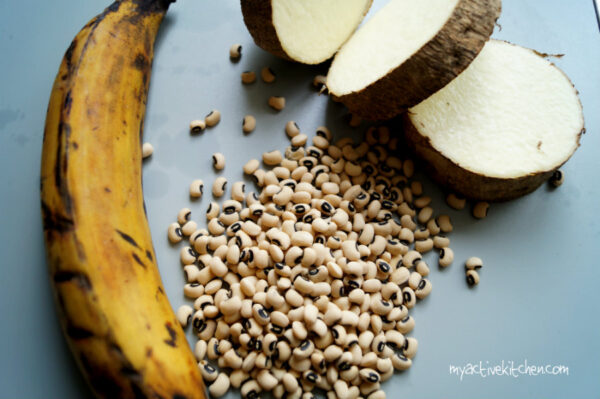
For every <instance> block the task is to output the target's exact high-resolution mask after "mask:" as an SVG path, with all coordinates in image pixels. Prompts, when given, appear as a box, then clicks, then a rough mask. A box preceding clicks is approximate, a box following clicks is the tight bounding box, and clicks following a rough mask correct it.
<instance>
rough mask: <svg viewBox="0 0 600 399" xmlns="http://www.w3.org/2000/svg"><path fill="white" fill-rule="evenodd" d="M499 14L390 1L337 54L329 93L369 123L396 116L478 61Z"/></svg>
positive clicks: (443, 3) (494, 8)
mask: <svg viewBox="0 0 600 399" xmlns="http://www.w3.org/2000/svg"><path fill="white" fill-rule="evenodd" d="M500 9H501V4H500V0H418V1H416V0H391V1H390V2H389V3H388V4H387V5H386V6H384V7H383V8H382V9H381V10H379V11H378V12H377V13H376V14H375V15H374V16H373V17H372V18H371V19H369V20H368V21H367V22H366V23H365V24H364V25H363V26H362V27H361V28H360V29H359V30H358V31H357V32H356V33H355V34H354V35H352V37H351V38H350V39H349V40H348V41H347V42H346V43H345V44H344V45H343V46H342V48H341V49H340V51H339V52H338V53H337V54H336V56H335V58H334V59H333V62H332V64H331V67H330V69H329V73H328V75H327V88H328V89H329V92H330V93H331V94H332V95H333V96H334V97H336V98H337V99H339V100H340V101H341V102H342V103H344V104H345V105H346V107H347V108H348V109H349V110H350V111H351V112H352V113H354V114H357V115H359V116H361V117H363V118H365V119H371V120H382V119H389V118H391V117H393V116H395V115H398V114H399V113H402V112H404V111H406V110H407V109H408V108H410V107H412V106H414V105H416V104H418V103H420V102H421V101H423V100H424V99H426V98H427V97H429V96H430V95H431V94H433V93H435V92H436V91H438V90H439V89H441V88H442V87H444V86H445V85H446V84H448V83H449V82H450V81H451V80H452V79H454V78H455V77H456V76H457V75H458V74H459V73H460V72H462V71H463V70H464V69H465V68H466V67H467V66H468V65H469V64H470V63H471V61H473V59H474V58H475V56H476V55H477V54H478V53H479V51H480V50H481V48H482V47H483V45H484V44H485V42H486V41H487V40H488V39H489V37H490V35H491V34H492V32H493V30H494V24H495V22H496V20H497V19H498V17H499V16H500Z"/></svg>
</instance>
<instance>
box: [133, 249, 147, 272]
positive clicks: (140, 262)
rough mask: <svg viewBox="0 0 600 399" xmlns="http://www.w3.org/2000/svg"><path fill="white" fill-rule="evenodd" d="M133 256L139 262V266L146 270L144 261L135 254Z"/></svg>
mask: <svg viewBox="0 0 600 399" xmlns="http://www.w3.org/2000/svg"><path fill="white" fill-rule="evenodd" d="M131 256H132V257H133V259H134V260H135V261H136V262H137V264H138V265H140V266H142V267H143V268H144V269H145V268H146V265H145V264H144V262H142V260H141V259H140V257H139V256H137V254H136V253H135V252H132V253H131Z"/></svg>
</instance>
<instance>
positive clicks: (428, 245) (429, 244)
mask: <svg viewBox="0 0 600 399" xmlns="http://www.w3.org/2000/svg"><path fill="white" fill-rule="evenodd" d="M432 249H433V240H432V239H431V238H426V239H424V240H417V241H415V250H416V251H417V252H420V253H422V254H424V253H426V252H429V251H431V250H432Z"/></svg>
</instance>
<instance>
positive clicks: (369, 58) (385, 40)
mask: <svg viewBox="0 0 600 399" xmlns="http://www.w3.org/2000/svg"><path fill="white" fill-rule="evenodd" d="M457 4H458V0H418V1H415V0H392V1H390V2H389V3H388V4H387V5H386V6H385V7H384V8H382V9H381V10H380V11H379V12H377V14H375V15H374V16H373V17H372V18H370V19H369V20H368V21H367V22H366V23H365V24H364V25H363V26H362V27H361V28H360V29H359V30H358V31H357V32H356V33H355V34H354V35H353V36H352V37H351V38H350V39H349V40H348V41H347V42H346V44H344V46H343V47H342V48H341V49H340V51H339V52H338V54H337V55H336V57H335V58H334V60H333V62H332V64H331V68H330V69H329V73H328V75H327V88H328V89H329V91H330V92H331V93H332V94H334V95H336V96H343V95H346V94H349V93H352V92H357V91H360V90H362V89H364V88H365V87H367V86H368V85H370V84H371V83H372V82H375V81H377V80H379V79H381V78H382V77H384V76H386V75H387V74H388V73H390V72H391V71H392V70H394V69H395V68H397V67H398V65H400V64H402V63H403V62H404V61H406V60H407V59H408V58H409V57H410V56H412V55H413V54H414V53H416V52H417V50H419V49H420V48H421V47H422V46H423V45H424V44H426V43H427V42H429V41H430V40H431V39H432V38H433V37H434V36H435V35H436V34H437V33H438V32H439V31H440V29H441V28H442V27H443V26H444V25H445V24H446V22H447V21H448V19H449V18H450V16H451V15H452V12H453V11H454V8H455V7H456V5H457Z"/></svg>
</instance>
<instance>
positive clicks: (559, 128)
mask: <svg viewBox="0 0 600 399" xmlns="http://www.w3.org/2000/svg"><path fill="white" fill-rule="evenodd" d="M409 118H410V121H411V122H412V124H413V126H414V127H415V128H416V129H417V130H418V132H419V133H420V134H421V135H422V136H425V137H426V138H428V139H429V142H430V145H431V146H432V147H433V148H434V149H435V150H437V151H438V152H440V153H441V154H442V155H443V156H445V157H446V158H448V159H449V160H450V161H451V162H453V163H454V164H456V165H458V166H460V167H461V168H463V169H466V170H468V171H470V172H473V173H475V174H479V175H483V176H487V177H493V178H501V179H515V178H520V177H523V176H527V175H532V174H536V173H541V172H546V171H551V170H554V169H556V168H557V167H559V166H560V165H562V164H563V163H564V162H566V161H567V160H568V159H569V157H570V156H571V155H572V154H573V152H574V151H575V150H576V149H577V147H578V145H579V136H580V134H581V132H582V130H583V126H584V122H583V110H582V108H581V103H580V101H579V99H578V97H577V91H576V90H575V88H574V87H573V85H572V84H571V82H570V81H569V79H568V78H567V76H566V75H565V74H564V73H563V72H562V71H561V70H559V69H558V68H557V67H555V66H554V65H553V64H551V63H550V62H549V61H547V60H546V59H544V58H542V57H540V56H539V55H537V54H536V53H535V52H533V51H532V50H529V49H525V48H523V47H519V46H516V45H513V44H510V43H506V42H502V41H497V40H491V41H489V42H488V43H487V44H486V45H485V46H484V48H483V50H482V51H481V53H480V54H479V55H478V56H477V57H476V58H475V60H474V61H473V62H472V63H471V65H469V67H468V68H467V69H466V70H465V71H463V72H462V73H461V74H460V75H459V76H458V77H457V78H456V79H454V80H453V81H452V82H451V83H450V84H448V85H447V86H446V87H444V88H443V89H441V90H440V91H438V92H437V93H435V94H434V95H432V96H431V97H429V98H428V99H426V100H424V101H423V102H421V103H420V104H418V105H417V106H415V107H413V108H411V109H410V111H409Z"/></svg>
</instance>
